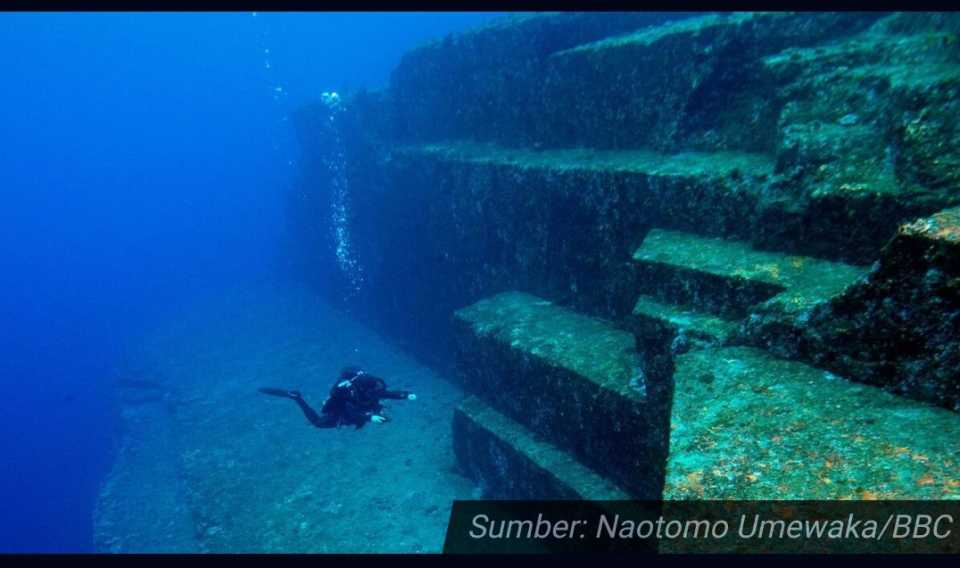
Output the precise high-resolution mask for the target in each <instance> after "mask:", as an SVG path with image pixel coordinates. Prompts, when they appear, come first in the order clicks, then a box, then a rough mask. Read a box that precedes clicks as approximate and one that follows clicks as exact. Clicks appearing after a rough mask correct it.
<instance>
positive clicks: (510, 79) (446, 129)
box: [381, 12, 689, 142]
mask: <svg viewBox="0 0 960 568" xmlns="http://www.w3.org/2000/svg"><path fill="white" fill-rule="evenodd" d="M684 17H689V15H688V14H685V13H668V12H661V13H651V12H621V13H591V12H586V13H584V12H580V13H575V12H564V13H548V14H515V15H511V16H509V17H505V18H500V19H497V20H494V21H492V22H490V23H489V24H487V25H484V26H481V27H478V28H474V29H471V30H466V31H464V32H462V33H458V34H455V35H450V36H447V37H444V38H440V39H437V40H435V41H432V42H429V43H427V44H425V45H423V46H421V47H418V48H417V49H414V50H412V51H410V52H408V53H406V54H404V56H403V57H402V59H401V60H400V62H399V64H398V65H397V68H396V69H395V70H394V71H393V73H392V74H391V77H390V91H391V93H392V96H393V97H394V98H395V102H394V104H392V105H391V108H392V109H394V110H392V111H391V113H390V115H391V117H392V118H393V119H394V120H393V122H394V123H395V128H396V131H397V134H398V136H399V137H400V139H402V140H405V141H407V142H414V141H428V140H443V139H449V138H458V137H462V136H479V137H484V138H486V137H490V138H494V139H500V140H518V139H522V138H523V137H524V136H526V135H527V132H525V126H526V123H527V120H528V119H529V116H528V115H529V110H530V108H531V104H530V101H531V97H532V96H533V91H534V86H535V85H536V80H535V79H534V80H533V81H531V79H532V78H534V77H536V76H537V75H539V74H540V73H541V70H542V69H543V66H544V60H545V59H546V58H547V57H548V56H549V55H550V54H551V53H554V52H556V51H560V50H564V49H568V48H570V47H573V46H575V45H579V44H583V43H587V42H591V41H595V40H597V39H600V38H604V37H609V36H611V35H617V34H622V33H626V32H629V31H632V30H636V29H638V28H642V27H644V26H652V25H657V24H661V23H663V22H665V21H669V20H673V19H676V18H684ZM381 114H386V113H381Z"/></svg>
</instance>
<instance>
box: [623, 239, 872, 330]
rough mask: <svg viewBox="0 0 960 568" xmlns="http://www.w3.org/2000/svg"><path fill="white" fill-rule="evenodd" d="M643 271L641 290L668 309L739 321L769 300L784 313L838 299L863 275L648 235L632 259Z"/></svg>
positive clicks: (745, 246)
mask: <svg viewBox="0 0 960 568" xmlns="http://www.w3.org/2000/svg"><path fill="white" fill-rule="evenodd" d="M633 258H634V260H636V261H637V262H639V263H640V264H641V266H642V267H643V270H644V271H645V274H646V278H644V279H643V285H644V288H645V289H644V290H643V291H647V290H646V289H647V288H649V291H650V293H653V294H655V295H656V296H658V297H660V298H661V299H664V300H667V301H671V302H673V303H688V304H692V305H696V306H699V307H702V308H704V309H706V310H708V311H712V312H715V313H728V314H732V315H735V316H739V317H742V316H743V315H745V313H746V311H747V310H748V309H749V308H750V307H751V306H753V305H755V304H758V303H760V302H764V301H766V300H769V302H768V304H769V307H773V306H776V307H777V308H778V309H782V310H783V311H787V312H797V311H800V310H803V309H808V308H810V307H811V306H814V305H816V304H818V303H821V302H824V301H826V300H829V299H830V298H832V297H834V296H836V295H838V294H840V293H841V292H843V291H844V290H845V289H846V288H847V287H849V286H850V285H851V284H853V283H854V282H856V281H857V279H858V278H860V277H861V276H863V275H864V274H865V273H866V269H865V268H862V267H857V266H852V265H849V264H844V263H838V262H831V261H827V260H822V259H817V258H812V257H805V256H795V255H788V254H784V253H777V252H767V251H761V250H756V249H754V248H752V247H751V246H750V245H749V243H746V242H742V241H734V240H726V239H719V238H705V237H700V236H697V235H693V234H689V233H683V232H678V231H667V230H662V229H654V230H652V231H650V232H649V233H648V234H647V236H646V238H645V239H644V240H643V243H642V244H641V245H640V247H639V248H638V249H637V251H636V252H635V253H634V256H633Z"/></svg>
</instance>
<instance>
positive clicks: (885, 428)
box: [664, 347, 960, 500]
mask: <svg viewBox="0 0 960 568" xmlns="http://www.w3.org/2000/svg"><path fill="white" fill-rule="evenodd" d="M670 429H671V433H670V456H669V461H668V464H667V480H666V484H665V489H664V498H665V499H760V500H764V499H811V500H813V499H957V498H960V447H958V445H957V440H958V437H960V415H958V414H956V413H954V412H950V411H948V410H944V409H940V408H936V407H933V406H930V405H926V404H923V403H918V402H915V401H911V400H907V399H904V398H900V397H897V396H895V395H892V394H890V393H887V392H885V391H883V390H881V389H878V388H875V387H872V386H867V385H861V384H856V383H852V382H849V381H847V380H845V379H843V378H841V377H839V376H836V375H833V374H831V373H829V372H826V371H823V370H820V369H816V368H814V367H810V366H808V365H805V364H803V363H799V362H795V361H787V360H783V359H777V358H774V357H772V356H770V355H768V354H767V353H765V352H763V351H760V350H757V349H753V348H749V347H727V348H717V349H705V350H699V351H691V352H689V353H686V354H684V355H681V356H680V357H678V359H677V370H676V375H675V390H674V397H673V408H672V412H671V425H670Z"/></svg>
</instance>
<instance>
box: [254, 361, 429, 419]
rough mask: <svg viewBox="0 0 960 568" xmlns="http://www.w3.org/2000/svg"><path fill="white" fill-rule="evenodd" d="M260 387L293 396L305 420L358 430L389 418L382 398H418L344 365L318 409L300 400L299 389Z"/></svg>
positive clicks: (285, 396)
mask: <svg viewBox="0 0 960 568" xmlns="http://www.w3.org/2000/svg"><path fill="white" fill-rule="evenodd" d="M259 390H260V392H262V393H264V394H269V395H273V396H282V397H284V398H291V399H293V401H294V402H296V403H297V406H299V407H300V410H302V411H303V415H304V416H306V417H307V420H309V421H310V423H311V424H313V425H314V426H316V427H317V428H338V427H340V426H341V425H344V424H350V425H353V426H356V428H357V429H358V430H359V429H360V428H363V427H364V425H366V423H367V422H373V423H374V424H383V423H384V422H389V421H390V419H389V418H388V417H387V416H385V415H384V414H383V405H382V404H380V401H381V400H382V399H385V398H392V399H396V400H404V399H406V400H416V399H417V395H415V394H413V393H412V392H409V391H391V390H387V383H386V382H384V380H383V379H381V378H380V377H375V376H373V375H371V374H368V373H367V372H366V371H364V370H362V369H360V368H358V367H347V368H345V369H343V370H342V371H340V380H339V381H338V382H337V384H335V385H334V386H333V388H331V389H330V396H328V397H327V400H325V401H324V403H323V406H322V407H321V408H320V412H319V413H318V412H317V411H316V410H314V409H313V408H311V407H310V405H309V404H307V402H306V401H305V400H303V396H302V395H301V394H300V392H299V391H288V390H283V389H277V388H266V387H265V388H261V389H259Z"/></svg>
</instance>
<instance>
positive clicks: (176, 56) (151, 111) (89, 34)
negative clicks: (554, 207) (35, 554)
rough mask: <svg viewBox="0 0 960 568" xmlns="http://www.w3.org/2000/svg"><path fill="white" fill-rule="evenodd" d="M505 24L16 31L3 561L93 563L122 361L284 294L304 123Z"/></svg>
mask: <svg viewBox="0 0 960 568" xmlns="http://www.w3.org/2000/svg"><path fill="white" fill-rule="evenodd" d="M493 16H494V14H473V13H455V14H416V13H403V14H362V15H358V14H346V13H337V14H275V13H259V14H256V15H253V14H251V13H236V14H2V15H0V70H2V73H3V88H2V89H0V125H3V126H2V131H3V136H2V138H0V192H2V197H3V199H2V203H0V259H2V262H3V265H4V266H3V268H2V270H0V317H2V318H3V326H2V328H0V381H2V384H0V387H2V389H3V392H4V395H5V396H4V397H3V398H4V400H3V407H2V412H0V452H2V459H0V503H3V504H4V514H3V515H0V551H3V552H9V551H46V552H54V551H57V552H59V551H87V550H91V547H92V532H91V515H92V508H93V504H94V501H95V497H96V493H97V489H98V487H99V484H100V482H101V480H102V478H103V476H104V474H105V473H106V471H107V469H108V468H109V465H110V463H111V457H112V450H113V449H114V446H115V442H116V440H117V433H118V432H117V428H118V423H119V421H118V417H117V409H116V408H115V407H114V405H113V403H112V402H111V401H112V400H113V399H112V396H111V395H112V391H111V383H110V381H111V380H112V378H113V377H112V376H111V372H112V371H114V370H115V369H116V368H117V367H118V365H119V364H120V361H121V360H122V356H123V353H124V349H125V347H126V346H128V345H129V344H130V343H131V342H134V341H136V338H137V337H138V336H139V334H141V333H144V332H146V331H147V330H149V329H150V326H151V322H153V321H156V319H157V318H158V317H160V316H162V315H163V314H165V313H168V312H170V311H171V310H174V309H176V308H177V307H178V306H184V305H188V304H189V302H190V300H191V299H192V298H196V297H200V296H202V295H205V294H211V293H214V294H215V293H216V291H217V290H218V289H219V288H221V287H226V286H236V285H237V284H238V283H239V284H243V283H249V284H251V285H255V284H262V283H264V282H271V281H276V280H282V279H283V278H284V277H285V272H284V267H285V266H286V264H285V259H284V257H283V254H282V247H280V246H279V245H280V243H282V241H283V230H284V229H283V227H284V226H283V210H282V189H283V187H284V186H285V184H287V183H288V182H289V180H290V179H291V176H292V175H293V173H294V172H295V165H296V160H297V148H296V144H295V141H294V137H293V132H292V127H291V126H290V123H289V121H288V120H287V116H288V115H289V113H290V111H291V110H292V109H293V108H295V107H296V106H297V105H299V104H302V103H304V102H306V101H310V100H314V99H316V98H317V97H318V96H319V94H320V93H321V92H323V91H325V90H330V89H340V90H343V89H351V88H358V87H361V86H367V87H376V86H378V85H382V84H383V83H384V82H385V81H386V79H387V76H388V73H389V71H390V69H391V68H392V67H393V66H394V65H395V63H396V61H397V59H398V58H399V56H400V54H401V53H403V52H404V51H405V50H408V49H409V48H411V47H414V46H416V45H417V44H419V43H421V42H423V41H425V40H427V39H429V38H432V37H436V36H439V35H443V34H445V33H447V32H450V31H455V30H460V29H463V28H465V27H469V26H472V25H476V24H478V23H480V22H482V21H485V20H487V19H489V18H491V17H493ZM267 50H269V52H268V51H267Z"/></svg>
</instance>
